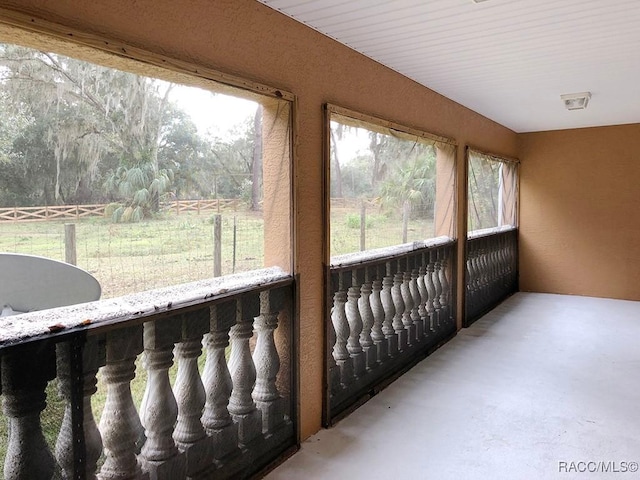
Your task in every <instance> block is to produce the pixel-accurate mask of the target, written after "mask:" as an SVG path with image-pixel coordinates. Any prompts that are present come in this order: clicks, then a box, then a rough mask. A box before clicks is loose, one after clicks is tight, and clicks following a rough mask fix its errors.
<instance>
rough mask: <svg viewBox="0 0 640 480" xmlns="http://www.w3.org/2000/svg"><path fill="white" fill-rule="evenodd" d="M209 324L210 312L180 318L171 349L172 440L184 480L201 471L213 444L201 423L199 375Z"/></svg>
mask: <svg viewBox="0 0 640 480" xmlns="http://www.w3.org/2000/svg"><path fill="white" fill-rule="evenodd" d="M209 324H210V313H209V308H201V309H199V310H195V311H193V312H188V313H185V314H183V315H181V336H180V339H181V341H180V343H178V344H177V345H176V346H175V349H174V355H175V357H176V360H177V363H178V373H177V375H176V381H175V384H174V386H173V392H174V395H175V397H176V402H177V404H178V422H177V423H176V428H175V430H174V432H173V439H174V440H175V442H176V445H177V446H178V448H179V449H180V451H181V452H183V453H184V456H185V461H186V473H187V476H193V475H195V474H196V473H197V472H199V471H201V470H203V469H204V468H205V467H207V466H208V465H210V464H211V460H212V458H213V441H212V439H211V438H210V437H208V436H207V434H206V432H205V429H204V426H203V425H202V422H201V420H200V419H201V418H202V412H203V410H204V405H205V402H206V399H207V395H206V392H205V389H204V384H203V383H202V378H201V377H200V372H199V371H198V358H199V357H200V355H201V354H202V337H203V335H204V334H206V333H207V332H208V331H209Z"/></svg>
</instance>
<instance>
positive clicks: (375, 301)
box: [369, 280, 389, 363]
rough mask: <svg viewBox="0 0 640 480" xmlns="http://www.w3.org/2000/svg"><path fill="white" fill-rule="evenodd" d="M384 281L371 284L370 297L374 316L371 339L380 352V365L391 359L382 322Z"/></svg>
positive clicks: (378, 356)
mask: <svg viewBox="0 0 640 480" xmlns="http://www.w3.org/2000/svg"><path fill="white" fill-rule="evenodd" d="M381 292H382V281H381V280H374V281H373V283H372V284H371V296H370V297H369V300H370V304H371V312H372V314H373V327H372V328H371V338H372V339H373V343H374V344H375V346H376V348H377V350H378V352H377V359H378V361H379V362H380V363H384V362H385V361H386V360H387V359H388V357H389V349H388V346H387V339H386V337H385V335H384V332H383V330H382V322H384V307H383V306H382V298H381V297H380V294H381Z"/></svg>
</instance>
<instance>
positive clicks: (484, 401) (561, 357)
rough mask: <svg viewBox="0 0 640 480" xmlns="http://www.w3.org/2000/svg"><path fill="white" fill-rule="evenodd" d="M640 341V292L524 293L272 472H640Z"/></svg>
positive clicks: (344, 475) (530, 479)
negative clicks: (626, 297) (626, 295)
mask: <svg viewBox="0 0 640 480" xmlns="http://www.w3.org/2000/svg"><path fill="white" fill-rule="evenodd" d="M639 345H640V302H629V301H620V300H608V299H596V298H588V297H573V296H565V295H547V294H531V293H518V294H516V295H514V296H513V297H511V298H509V299H508V300H507V301H505V302H504V303H503V304H501V305H500V306H498V307H497V308H496V309H495V310H493V311H492V312H491V313H489V314H488V315H486V316H485V317H483V318H482V319H480V320H479V321H477V322H476V323H475V324H474V325H473V326H472V327H471V328H469V329H463V330H462V331H461V332H460V333H459V334H458V335H457V336H456V337H455V338H454V339H453V340H451V341H450V342H449V343H448V344H446V345H445V346H443V347H442V348H441V349H440V350H438V351H436V352H435V353H434V354H433V355H431V356H430V357H428V358H427V359H426V360H424V361H423V362H421V363H420V364H418V365H417V366H415V367H414V368H413V369H412V370H411V371H409V372H408V373H407V374H405V375H404V376H402V377H401V378H399V379H398V380H397V381H396V382H394V383H393V384H392V385H391V386H389V387H388V388H387V389H386V390H384V391H382V392H381V393H380V394H379V395H377V396H376V397H374V398H373V399H371V400H370V401H369V402H368V403H366V404H365V405H364V406H362V407H360V408H359V409H358V410H357V411H355V412H354V413H352V414H351V415H350V416H348V417H347V418H345V419H344V420H342V421H341V422H340V423H339V424H338V425H336V426H335V427H333V428H331V429H329V430H322V431H320V432H319V433H318V434H317V435H314V436H313V437H311V438H309V439H308V440H307V441H306V442H304V443H303V445H302V449H301V450H300V452H298V453H297V454H295V455H294V456H293V457H292V458H291V459H289V460H288V461H287V462H285V463H284V464H283V465H281V466H280V467H278V468H277V469H276V470H274V471H273V472H271V474H269V475H268V476H267V477H266V478H267V479H269V480H276V479H296V480H297V479H334V480H343V479H366V480H373V479H395V480H401V479H427V478H428V479H438V480H440V479H456V480H458V479H460V480H473V479H483V480H484V479H490V480H497V479H509V480H514V479H526V480H537V479H556V478H557V479H571V478H583V479H588V478H591V479H601V478H604V479H606V478H620V479H622V478H640V473H630V472H631V471H633V470H634V469H635V468H637V463H632V462H640V348H639ZM562 462H564V463H562ZM571 462H573V463H571ZM580 462H584V463H580ZM587 462H596V463H587ZM597 462H604V463H600V464H598V463H597ZM607 462H609V463H607ZM624 462H627V463H624ZM607 469H608V472H609V473H604V472H606V471H607ZM585 470H586V472H584V471H585ZM591 470H596V471H594V472H591ZM624 470H629V472H627V473H622V472H623V471H624ZM580 471H582V473H580ZM616 471H617V472H616Z"/></svg>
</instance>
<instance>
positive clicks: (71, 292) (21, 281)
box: [0, 253, 101, 315]
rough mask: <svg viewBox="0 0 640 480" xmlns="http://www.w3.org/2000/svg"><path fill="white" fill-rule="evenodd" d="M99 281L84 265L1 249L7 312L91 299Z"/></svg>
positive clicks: (1, 302)
mask: <svg viewBox="0 0 640 480" xmlns="http://www.w3.org/2000/svg"><path fill="white" fill-rule="evenodd" d="M100 294H101V288H100V284H99V283H98V281H97V280H96V279H95V278H94V277H93V276H92V275H91V274H90V273H89V272H86V271H84V270H82V269H81V268H78V267H76V266H74V265H70V264H68V263H64V262H59V261H57V260H52V259H50V258H45V257H39V256H36V255H25V254H18V253H0V311H2V312H3V315H8V314H12V313H24V312H33V311H36V310H44V309H47V308H55V307H63V306H66V305H74V304H77V303H85V302H91V301H94V300H98V299H99V298H100Z"/></svg>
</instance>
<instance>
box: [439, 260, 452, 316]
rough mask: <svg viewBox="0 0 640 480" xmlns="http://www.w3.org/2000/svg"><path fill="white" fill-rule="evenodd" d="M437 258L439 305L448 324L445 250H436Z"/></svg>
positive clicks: (447, 284) (448, 303) (448, 308)
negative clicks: (438, 261) (440, 289)
mask: <svg viewBox="0 0 640 480" xmlns="http://www.w3.org/2000/svg"><path fill="white" fill-rule="evenodd" d="M438 258H439V259H440V286H441V288H442V292H441V294H440V305H441V307H442V318H443V320H444V322H445V324H446V326H448V325H449V324H450V323H451V322H450V320H451V318H450V317H451V304H450V291H451V290H450V287H449V280H448V279H447V250H445V249H444V248H443V249H440V250H439V251H438Z"/></svg>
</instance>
